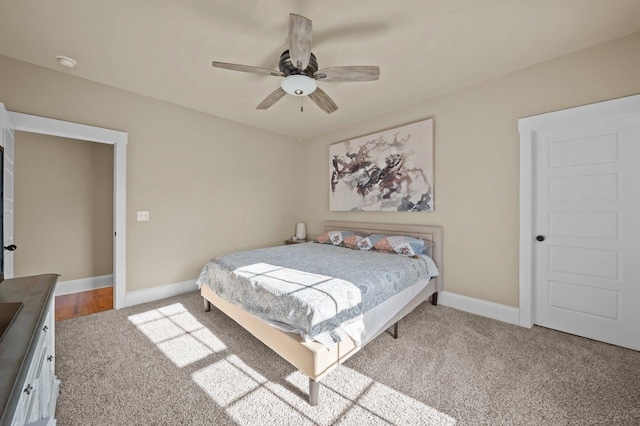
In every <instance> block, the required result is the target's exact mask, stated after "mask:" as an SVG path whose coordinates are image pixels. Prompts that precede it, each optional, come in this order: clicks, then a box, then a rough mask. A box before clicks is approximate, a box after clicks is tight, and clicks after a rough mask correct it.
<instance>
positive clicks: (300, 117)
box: [298, 96, 303, 142]
mask: <svg viewBox="0 0 640 426" xmlns="http://www.w3.org/2000/svg"><path fill="white" fill-rule="evenodd" d="M302 98H303V97H302V96H300V114H298V142H300V122H301V121H302V111H303V109H302Z"/></svg>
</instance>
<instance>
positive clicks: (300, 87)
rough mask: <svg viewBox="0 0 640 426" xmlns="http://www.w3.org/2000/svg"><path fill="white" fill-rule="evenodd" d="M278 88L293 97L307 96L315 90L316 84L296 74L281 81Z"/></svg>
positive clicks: (304, 76) (312, 80)
mask: <svg viewBox="0 0 640 426" xmlns="http://www.w3.org/2000/svg"><path fill="white" fill-rule="evenodd" d="M280 87H282V90H284V91H285V92H287V93H288V94H290V95H293V96H308V95H310V94H311V93H313V92H314V91H315V90H316V88H317V87H318V84H317V83H316V81H315V80H314V79H313V78H311V77H307V76H306V75H299V74H296V75H290V76H289V77H287V78H285V79H284V80H282V83H280Z"/></svg>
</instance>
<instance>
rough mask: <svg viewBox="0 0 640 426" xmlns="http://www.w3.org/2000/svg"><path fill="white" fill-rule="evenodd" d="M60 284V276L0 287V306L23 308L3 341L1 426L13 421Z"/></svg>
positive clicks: (21, 280) (26, 279)
mask: <svg viewBox="0 0 640 426" xmlns="http://www.w3.org/2000/svg"><path fill="white" fill-rule="evenodd" d="M57 281H58V275H57V274H46V275H35V276H32V277H21V278H12V279H9V280H5V281H3V282H1V283H0V303H3V302H22V303H23V304H24V305H23V306H22V309H21V310H20V312H18V315H17V316H16V317H15V319H14V320H13V323H12V324H11V326H10V327H9V329H8V330H7V332H6V333H5V335H4V337H3V338H2V340H1V341H0V412H2V416H1V417H0V425H3V426H4V425H5V424H7V425H8V424H10V423H11V420H12V419H13V415H14V413H15V409H16V405H17V404H18V400H19V399H20V395H21V393H22V389H20V388H21V387H22V383H23V382H24V380H25V379H26V376H27V371H28V369H29V365H30V364H31V360H32V358H33V356H34V352H35V350H36V345H37V343H38V342H37V336H38V331H40V327H41V326H42V325H43V323H44V321H45V319H46V313H47V311H46V308H47V306H48V305H49V302H51V300H52V298H53V297H54V291H55V288H56V282H57ZM18 387H20V388H18Z"/></svg>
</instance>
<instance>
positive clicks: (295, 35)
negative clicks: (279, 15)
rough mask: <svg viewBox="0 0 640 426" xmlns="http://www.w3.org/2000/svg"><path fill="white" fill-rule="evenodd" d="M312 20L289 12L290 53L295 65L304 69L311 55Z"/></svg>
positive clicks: (301, 69)
mask: <svg viewBox="0 0 640 426" xmlns="http://www.w3.org/2000/svg"><path fill="white" fill-rule="evenodd" d="M311 31H312V29H311V20H310V19H307V18H305V17H304V16H300V15H296V14H295V13H290V14H289V55H290V56H291V63H292V64H293V66H294V67H296V68H298V69H299V70H300V71H303V70H304V69H305V68H307V65H309V58H310V57H311Z"/></svg>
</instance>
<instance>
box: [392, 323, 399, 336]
mask: <svg viewBox="0 0 640 426" xmlns="http://www.w3.org/2000/svg"><path fill="white" fill-rule="evenodd" d="M393 338H394V339H397V338H398V323H397V322H396V323H395V324H393Z"/></svg>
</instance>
